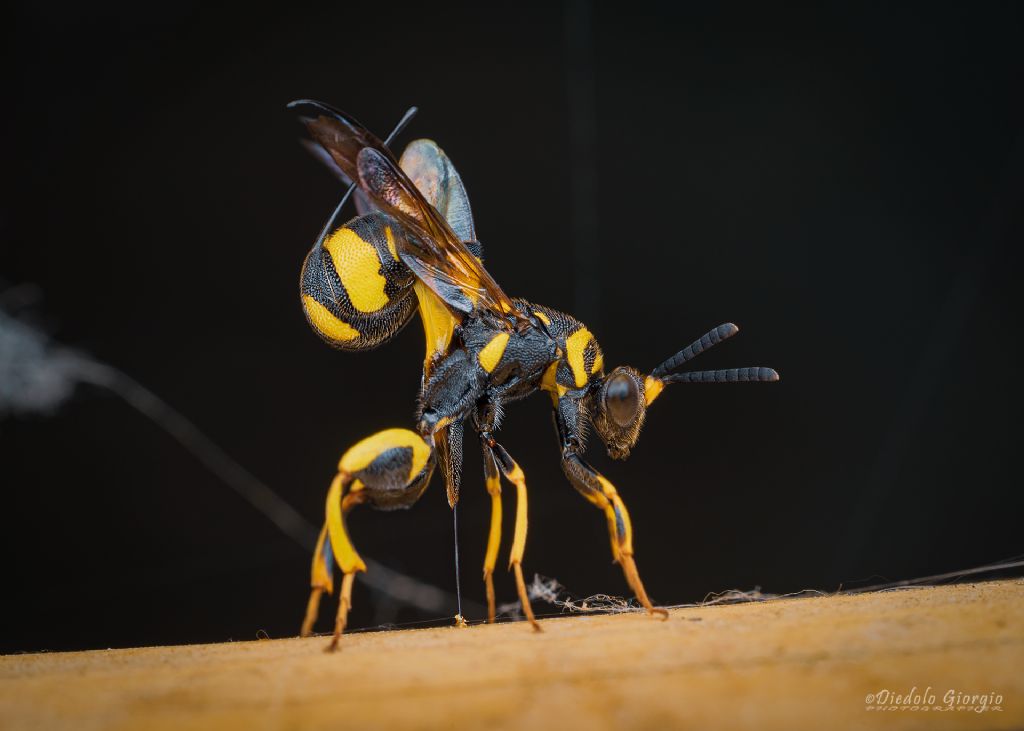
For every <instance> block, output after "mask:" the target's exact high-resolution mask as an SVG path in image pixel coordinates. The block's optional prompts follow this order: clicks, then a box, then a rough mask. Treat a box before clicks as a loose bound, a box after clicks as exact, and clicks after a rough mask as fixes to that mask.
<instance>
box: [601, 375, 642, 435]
mask: <svg viewBox="0 0 1024 731" xmlns="http://www.w3.org/2000/svg"><path fill="white" fill-rule="evenodd" d="M604 405H605V408H606V409H607V410H608V414H609V416H611V417H612V420H613V421H614V422H615V423H616V424H618V425H619V426H621V427H626V426H629V425H630V424H632V423H633V422H634V421H635V420H636V416H637V413H638V412H639V411H640V389H639V387H638V386H637V383H636V381H635V380H633V379H632V378H630V377H629V376H627V375H625V374H622V373H620V374H618V375H615V376H612V377H611V378H610V379H609V380H608V385H607V386H606V387H605V391H604Z"/></svg>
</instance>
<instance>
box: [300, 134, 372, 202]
mask: <svg viewBox="0 0 1024 731" xmlns="http://www.w3.org/2000/svg"><path fill="white" fill-rule="evenodd" d="M304 121H305V120H304ZM300 142H301V143H302V146H303V147H304V148H306V152H308V153H309V154H310V155H312V156H313V157H315V158H316V159H317V160H319V161H320V162H321V163H323V164H324V167H326V168H327V169H328V170H329V171H330V172H331V174H332V175H334V177H336V178H337V179H338V180H340V181H341V183H342V185H344V186H345V187H346V188H347V187H348V186H350V185H352V181H351V180H350V179H349V177H348V176H347V175H345V173H344V172H343V171H342V169H341V168H340V167H338V163H336V162H334V158H333V157H331V153H329V152H328V151H327V150H325V149H324V148H322V147H321V146H320V145H318V144H317V143H316V142H313V140H300ZM352 199H353V200H354V201H355V206H356V213H357V214H358V215H360V216H365V215H366V214H368V213H373V212H374V211H376V210H377V208H376V207H375V206H374V205H373V204H372V203H371V202H370V199H369V198H367V197H366V193H364V192H363V191H362V190H360V189H359V188H358V187H357V188H356V189H355V190H354V191H353V192H352Z"/></svg>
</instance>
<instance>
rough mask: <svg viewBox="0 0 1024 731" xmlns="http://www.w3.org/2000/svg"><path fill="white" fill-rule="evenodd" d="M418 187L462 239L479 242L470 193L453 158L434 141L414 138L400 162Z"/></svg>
mask: <svg viewBox="0 0 1024 731" xmlns="http://www.w3.org/2000/svg"><path fill="white" fill-rule="evenodd" d="M398 163H399V165H400V166H401V168H402V170H403V171H405V174H406V175H408V176H409V179H410V180H412V182H413V184H415V186H416V188H417V189H418V190H419V191H420V193H422V194H423V197H424V198H425V199H426V200H427V202H428V203H430V205H432V206H433V207H434V208H436V209H437V211H438V213H440V214H441V215H442V216H444V217H445V220H446V221H448V225H449V226H451V227H452V231H454V232H455V235H456V236H458V237H459V239H460V240H461V241H476V226H474V224H473V211H472V209H471V208H470V205H469V195H467V193H466V186H464V185H463V184H462V178H461V177H459V173H458V171H457V170H456V169H455V166H454V165H453V164H452V161H451V160H450V159H449V157H448V156H447V155H446V154H445V152H444V150H442V149H441V148H440V147H439V146H438V144H437V143H436V142H434V141H433V140H422V139H421V140H413V141H412V142H410V143H409V144H408V145H407V146H406V148H405V151H404V152H403V153H402V157H401V159H400V160H399V161H398Z"/></svg>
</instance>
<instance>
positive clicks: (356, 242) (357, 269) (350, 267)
mask: <svg viewBox="0 0 1024 731" xmlns="http://www.w3.org/2000/svg"><path fill="white" fill-rule="evenodd" d="M323 246H324V248H325V249H327V251H328V252H330V254H331V259H332V260H333V261H334V270H335V271H336V272H337V273H338V278H339V279H341V283H342V284H343V285H344V286H345V291H346V292H347V293H348V298H349V299H350V300H351V301H352V306H353V307H355V308H356V309H357V310H359V311H360V312H376V311H377V310H379V309H380V308H381V307H383V306H384V305H386V304H387V303H388V296H387V295H386V294H385V293H384V285H385V284H387V281H388V280H387V279H385V278H384V275H383V274H381V273H380V270H381V263H380V255H379V254H378V253H377V249H376V247H375V246H374V245H373V244H371V243H370V242H368V241H365V240H364V239H363V238H362V237H361V236H360V235H359V234H357V233H356V232H355V231H353V230H352V229H350V228H347V227H344V226H343V227H342V228H339V229H338V230H337V231H335V232H334V233H333V234H331V237H330V238H329V239H327V241H325V242H324V245H323Z"/></svg>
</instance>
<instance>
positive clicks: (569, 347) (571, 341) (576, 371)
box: [565, 327, 594, 388]
mask: <svg viewBox="0 0 1024 731" xmlns="http://www.w3.org/2000/svg"><path fill="white" fill-rule="evenodd" d="M593 339H594V336H593V335H591V334H590V331H589V330H587V328H585V327H581V328H580V329H579V330H577V331H576V332H574V333H573V334H572V335H570V336H569V337H567V338H566V339H565V352H566V359H567V360H568V361H569V368H571V369H572V374H573V376H574V377H575V378H576V388H583V387H584V386H585V385H587V369H586V368H585V367H584V365H583V351H584V350H585V349H586V347H587V344H588V343H590V341H591V340H593Z"/></svg>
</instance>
